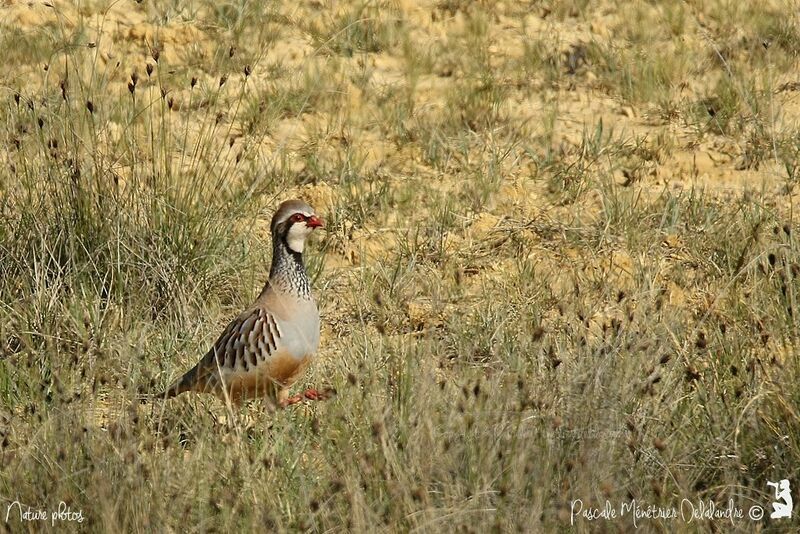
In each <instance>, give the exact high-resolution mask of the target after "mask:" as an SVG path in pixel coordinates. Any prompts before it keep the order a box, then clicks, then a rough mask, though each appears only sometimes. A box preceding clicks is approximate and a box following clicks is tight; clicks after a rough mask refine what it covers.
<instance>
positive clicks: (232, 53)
mask: <svg viewBox="0 0 800 534" xmlns="http://www.w3.org/2000/svg"><path fill="white" fill-rule="evenodd" d="M234 54H236V47H235V46H232V47H231V48H230V50H228V57H233V55H234Z"/></svg>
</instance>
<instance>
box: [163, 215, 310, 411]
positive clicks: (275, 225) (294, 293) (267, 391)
mask: <svg viewBox="0 0 800 534" xmlns="http://www.w3.org/2000/svg"><path fill="white" fill-rule="evenodd" d="M321 226H323V223H322V220H321V219H320V218H319V217H317V215H316V214H315V213H314V210H313V209H312V208H311V206H309V205H308V204H306V203H305V202H303V201H301V200H287V201H286V202H284V203H282V204H281V205H280V206H279V207H278V211H276V212H275V215H274V216H273V217H272V224H271V226H270V229H271V231H272V268H271V270H270V274H269V280H268V281H267V283H266V285H265V286H264V289H263V290H262V291H261V294H260V295H259V296H258V298H257V299H256V301H255V303H254V304H253V305H252V306H250V308H248V309H247V310H245V311H244V312H242V313H241V314H240V315H239V316H238V317H237V318H236V319H234V320H233V321H231V323H230V324H229V325H228V327H227V328H226V329H225V331H224V332H223V333H222V335H221V336H220V337H219V339H217V341H216V343H214V346H213V347H211V349H210V350H209V351H208V353H207V354H206V355H205V356H204V357H203V358H202V359H201V360H200V361H199V362H198V363H197V365H195V366H194V367H193V368H192V369H190V370H189V371H188V372H187V373H186V374H185V375H183V376H182V377H181V378H180V379H179V380H178V381H176V382H175V383H174V384H172V385H171V386H170V387H169V388H168V389H167V390H166V391H165V392H164V393H162V395H161V396H162V397H166V398H169V397H174V396H175V395H179V394H181V393H183V392H185V391H195V392H206V393H213V394H215V395H217V396H218V397H220V398H222V399H225V398H229V399H230V400H231V401H233V402H241V401H243V400H245V399H251V398H256V397H266V398H268V399H270V400H271V401H273V402H275V403H278V404H280V405H281V406H286V405H287V404H293V403H295V402H299V401H300V400H302V399H303V398H308V399H316V398H320V397H322V396H323V395H322V394H321V393H318V392H317V391H316V390H313V389H309V390H307V391H305V392H304V393H303V394H301V395H296V396H294V397H289V387H290V386H291V385H292V384H293V383H294V382H295V380H297V378H298V377H299V376H300V374H302V372H303V371H304V370H305V368H306V367H307V366H308V364H309V362H310V361H311V360H312V358H313V357H314V355H315V354H316V352H317V348H318V347H319V311H318V310H317V304H316V302H315V301H314V297H313V296H312V295H311V284H310V282H309V280H308V275H307V274H306V269H305V266H304V264H303V247H304V245H305V241H306V238H307V237H308V236H309V235H310V234H311V232H312V231H314V229H315V228H319V227H321Z"/></svg>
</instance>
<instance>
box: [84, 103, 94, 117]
mask: <svg viewBox="0 0 800 534" xmlns="http://www.w3.org/2000/svg"><path fill="white" fill-rule="evenodd" d="M86 109H88V110H89V113H92V114H94V104H93V103H92V101H91V100H87V101H86Z"/></svg>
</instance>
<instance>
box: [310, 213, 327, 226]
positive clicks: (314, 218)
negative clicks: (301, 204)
mask: <svg viewBox="0 0 800 534" xmlns="http://www.w3.org/2000/svg"><path fill="white" fill-rule="evenodd" d="M306 226H308V227H309V228H324V227H325V223H324V222H322V219H320V218H319V217H317V216H316V215H312V216H311V217H309V218H308V219H306Z"/></svg>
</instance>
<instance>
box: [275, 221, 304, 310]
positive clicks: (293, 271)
mask: <svg viewBox="0 0 800 534" xmlns="http://www.w3.org/2000/svg"><path fill="white" fill-rule="evenodd" d="M269 284H270V285H271V286H272V287H273V288H274V289H277V290H279V291H281V292H283V293H291V294H292V295H295V296H298V297H300V298H304V299H309V298H311V283H310V282H309V280H308V275H307V274H306V267H305V265H304V264H303V254H302V253H301V252H296V251H294V250H292V249H291V248H289V245H288V244H287V243H286V236H285V235H284V236H281V237H279V238H277V239H274V240H273V243H272V267H271V268H270V273H269Z"/></svg>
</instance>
